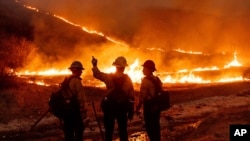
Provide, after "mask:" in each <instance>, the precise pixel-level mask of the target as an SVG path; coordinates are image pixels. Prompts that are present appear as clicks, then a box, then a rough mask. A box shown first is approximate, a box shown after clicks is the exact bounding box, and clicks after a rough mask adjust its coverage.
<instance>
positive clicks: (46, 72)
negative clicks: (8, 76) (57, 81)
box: [16, 69, 71, 76]
mask: <svg viewBox="0 0 250 141" xmlns="http://www.w3.org/2000/svg"><path fill="white" fill-rule="evenodd" d="M68 74H71V72H70V71H69V70H68V69H65V70H58V69H49V70H44V71H29V70H26V71H24V72H17V73H16V75H18V76H21V75H40V76H55V75H68Z"/></svg>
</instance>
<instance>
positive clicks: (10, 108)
mask: <svg viewBox="0 0 250 141" xmlns="http://www.w3.org/2000/svg"><path fill="white" fill-rule="evenodd" d="M249 86H250V82H235V83H226V84H213V85H211V84H210V85H207V84H206V85H198V84H192V85H191V84H190V85H186V86H183V85H182V86H166V89H168V90H169V91H170V92H171V105H172V107H171V108H170V109H169V110H167V111H164V112H162V115H161V121H160V122H161V127H162V130H161V135H162V140H163V141H165V140H167V141H229V125H230V124H250V89H249ZM135 88H136V97H137V96H138V91H137V90H138V86H135ZM56 89H57V87H56V86H39V85H35V84H25V85H22V86H19V87H16V88H15V89H5V90H1V91H0V111H1V112H0V140H1V141H12V140H13V141H14V140H15V141H16V140H19V141H52V140H53V141H60V140H63V133H62V130H61V126H60V124H59V121H58V120H57V119H56V118H55V117H54V116H53V115H51V114H50V113H46V110H47V109H48V105H47V102H48V99H49V95H50V93H51V92H52V91H55V90H56ZM85 89H86V92H87V102H88V103H87V106H88V118H87V119H86V120H85V123H86V129H85V131H84V136H85V140H87V141H99V140H100V141H101V140H102V138H101V137H102V136H101V131H104V129H103V126H102V125H103V123H102V112H101V110H100V108H99V102H100V100H101V98H102V97H103V92H104V89H103V88H96V87H85ZM93 105H94V106H93ZM93 107H94V108H95V109H96V112H97V118H96V117H95V115H94V110H93ZM43 115H45V116H44V117H43V118H42V119H41V121H40V122H39V123H38V124H37V125H36V126H35V127H34V128H33V129H31V127H32V126H33V125H34V123H35V122H36V121H38V120H39V118H40V117H42V116H43ZM97 120H98V121H99V123H100V124H101V130H100V128H99V126H98V122H97ZM128 130H129V134H130V140H135V139H137V140H140V141H144V140H145V141H146V140H147V136H146V134H145V129H144V123H143V116H142V115H139V116H137V115H135V117H134V119H133V120H132V121H131V122H129V125H128ZM116 134H117V130H116V131H115V136H114V140H117V141H118V140H119V139H116Z"/></svg>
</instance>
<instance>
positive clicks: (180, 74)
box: [16, 5, 243, 85]
mask: <svg viewBox="0 0 250 141" xmlns="http://www.w3.org/2000/svg"><path fill="white" fill-rule="evenodd" d="M24 7H26V8H28V9H31V10H34V11H36V12H39V10H38V9H37V8H34V7H31V6H28V5H24ZM48 14H49V13H48ZM50 15H52V16H54V17H55V18H58V19H60V20H62V21H64V22H66V23H68V24H70V25H72V26H75V27H80V28H81V29H82V30H83V31H85V32H88V33H90V34H96V35H99V36H102V37H104V38H105V39H107V40H109V41H111V42H113V43H115V44H117V45H121V46H125V47H129V46H128V45H127V44H125V43H122V42H119V41H116V40H115V39H113V38H111V37H108V36H106V35H105V34H104V33H102V32H98V31H96V30H90V29H88V28H87V27H83V26H81V25H79V24H75V23H73V22H71V21H69V20H67V19H66V18H64V17H62V16H59V15H55V14H50ZM147 49H148V50H158V51H161V52H164V51H165V50H163V49H161V48H147ZM174 50H175V51H177V52H180V53H187V54H199V55H206V54H204V53H203V52H196V51H185V50H183V49H174ZM128 58H129V56H128ZM140 64H141V62H140V60H139V59H138V58H137V59H135V60H134V62H133V63H132V64H131V65H130V66H128V67H127V68H126V70H125V73H127V74H128V75H129V76H130V77H131V79H132V81H133V82H134V83H140V82H141V79H142V78H143V74H142V67H141V65H140ZM240 66H242V64H241V63H240V62H239V61H238V59H237V53H234V59H233V60H232V61H231V62H229V63H228V64H226V65H224V68H219V67H217V66H213V67H208V68H194V69H191V70H188V69H183V70H178V71H176V72H165V71H164V70H158V71H159V72H158V71H157V72H156V75H158V76H159V77H160V79H161V80H162V81H163V83H213V82H232V81H243V78H242V76H240V75H239V76H228V77H225V76H224V77H221V78H217V79H216V80H210V79H209V77H207V78H203V77H202V76H200V75H198V73H200V72H210V71H221V70H223V69H227V68H231V67H240ZM100 69H101V70H104V72H107V73H110V72H114V71H115V68H114V67H104V68H100ZM16 74H17V75H18V76H22V75H26V76H27V75H31V76H32V75H39V76H56V75H68V74H71V72H70V71H69V70H68V69H65V70H58V69H57V68H51V69H49V70H36V71H29V70H24V71H21V72H17V73H16ZM84 75H87V74H84ZM29 83H36V84H38V85H46V84H45V83H44V82H42V81H39V82H29Z"/></svg>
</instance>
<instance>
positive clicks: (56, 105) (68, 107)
mask: <svg viewBox="0 0 250 141" xmlns="http://www.w3.org/2000/svg"><path fill="white" fill-rule="evenodd" d="M72 78H73V77H72V76H71V77H68V78H65V79H64V80H63V82H62V83H61V84H60V88H59V90H57V91H55V92H52V93H51V95H50V98H49V102H48V105H49V111H50V113H52V114H53V115H54V116H56V117H57V118H59V119H61V118H63V117H65V116H67V115H70V114H71V113H72V112H73V111H74V110H76V109H78V108H80V106H79V102H78V100H77V98H76V95H75V94H73V92H72V91H71V90H70V89H69V82H70V80H71V79H72ZM68 92H70V93H71V95H72V96H71V97H70V98H65V96H64V94H65V93H68Z"/></svg>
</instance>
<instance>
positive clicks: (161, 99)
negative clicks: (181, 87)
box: [146, 77, 170, 111]
mask: <svg viewBox="0 0 250 141" xmlns="http://www.w3.org/2000/svg"><path fill="white" fill-rule="evenodd" d="M156 78H157V79H154V78H153V77H146V79H148V80H150V81H151V82H152V83H153V84H154V85H155V95H154V97H152V98H151V99H150V104H152V105H156V106H157V108H158V110H160V111H165V110H167V109H169V108H170V94H169V92H168V91H166V90H163V89H162V87H161V80H160V79H159V78H158V77H156Z"/></svg>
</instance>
